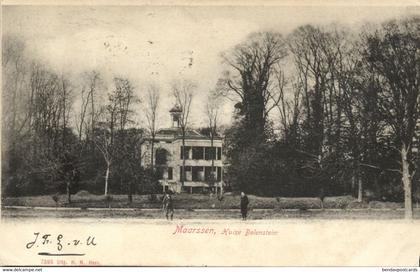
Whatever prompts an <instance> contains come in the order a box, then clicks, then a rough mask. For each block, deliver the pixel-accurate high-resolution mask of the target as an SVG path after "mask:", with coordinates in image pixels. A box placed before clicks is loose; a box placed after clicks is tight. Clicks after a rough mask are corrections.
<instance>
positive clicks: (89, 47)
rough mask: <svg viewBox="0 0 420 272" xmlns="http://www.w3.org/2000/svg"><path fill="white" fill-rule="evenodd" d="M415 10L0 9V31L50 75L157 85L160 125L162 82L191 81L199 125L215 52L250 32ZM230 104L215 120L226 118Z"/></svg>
mask: <svg viewBox="0 0 420 272" xmlns="http://www.w3.org/2000/svg"><path fill="white" fill-rule="evenodd" d="M418 12H419V9H418V7H416V8H413V7H409V8H407V7H395V6H388V7H343V6H341V7H321V6H317V7H310V6H299V7H286V6H267V7H256V6H252V7H249V6H248V7H246V6H245V7H223V6H217V7H215V6H214V7H198V6H195V7H164V6H151V7H150V6H148V7H145V6H122V7H115V6H114V7H108V6H96V7H89V6H6V7H3V16H2V17H3V19H2V20H3V22H2V28H3V34H9V33H13V34H17V35H19V36H22V37H23V38H24V39H25V40H26V44H27V48H28V52H30V54H31V56H33V57H36V58H39V59H42V60H43V61H46V62H48V63H49V64H50V65H51V66H52V67H53V68H54V69H55V70H56V71H58V72H63V73H67V74H71V75H73V76H74V75H77V74H78V73H81V72H83V71H89V70H92V69H96V70H99V71H101V72H103V73H104V74H105V76H106V77H108V78H112V76H114V75H117V76H124V77H128V78H129V79H130V80H131V81H132V82H133V83H134V85H135V87H136V93H137V94H138V95H139V96H140V97H141V96H143V93H144V86H146V85H147V83H148V82H157V83H158V84H160V85H161V88H162V91H163V94H162V97H163V99H162V107H161V109H162V111H161V124H162V125H163V126H165V125H168V123H169V118H168V114H167V111H168V110H169V108H170V107H171V106H172V105H173V100H172V98H171V96H170V83H171V82H173V80H176V79H183V78H187V79H191V80H194V81H195V82H196V83H197V85H198V90H197V94H196V96H195V98H194V99H195V100H194V101H193V106H192V107H193V110H192V121H193V123H194V125H195V126H198V125H200V124H201V123H202V120H203V116H202V113H203V110H204V107H203V104H204V102H205V100H206V95H207V93H208V92H209V90H211V89H212V88H214V86H215V84H216V81H217V79H218V78H219V76H220V74H221V72H222V70H223V66H222V64H221V59H220V53H221V52H223V51H226V50H229V49H230V48H232V47H233V46H235V45H236V44H238V43H240V42H241V41H243V40H244V39H245V37H246V36H247V35H249V34H250V33H251V32H254V31H264V30H275V31H279V32H281V33H283V34H284V35H287V34H288V33H290V32H291V31H292V30H293V29H294V28H296V27H298V26H300V25H303V24H307V23H312V24H322V25H323V24H329V23H333V22H335V23H340V24H343V25H346V26H348V27H352V28H357V27H360V26H361V25H362V24H364V23H365V22H373V23H378V22H381V21H384V20H386V19H389V18H395V17H400V16H404V15H408V14H413V13H418ZM231 113H232V105H231V103H227V104H226V105H225V107H224V114H223V122H224V123H227V122H229V120H230V117H231V115H232V114H231Z"/></svg>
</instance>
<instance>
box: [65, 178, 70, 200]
mask: <svg viewBox="0 0 420 272" xmlns="http://www.w3.org/2000/svg"><path fill="white" fill-rule="evenodd" d="M66 192H67V201H68V203H71V194H70V180H67V183H66Z"/></svg>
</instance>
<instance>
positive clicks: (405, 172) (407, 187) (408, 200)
mask: <svg viewBox="0 0 420 272" xmlns="http://www.w3.org/2000/svg"><path fill="white" fill-rule="evenodd" d="M407 153H408V151H407V147H406V145H405V144H403V145H402V147H401V162H402V181H403V184H404V207H405V213H404V215H405V216H404V217H405V219H413V203H412V195H411V178H410V170H409V163H408V159H407Z"/></svg>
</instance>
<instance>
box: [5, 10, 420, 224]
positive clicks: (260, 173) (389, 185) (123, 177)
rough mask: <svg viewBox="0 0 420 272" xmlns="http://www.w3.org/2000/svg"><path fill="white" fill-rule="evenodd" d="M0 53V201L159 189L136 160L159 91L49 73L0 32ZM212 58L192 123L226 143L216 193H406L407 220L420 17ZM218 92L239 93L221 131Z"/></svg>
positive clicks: (255, 43) (255, 45)
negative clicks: (204, 96) (210, 87)
mask: <svg viewBox="0 0 420 272" xmlns="http://www.w3.org/2000/svg"><path fill="white" fill-rule="evenodd" d="M2 55H3V58H2V66H3V70H2V71H3V86H2V87H3V92H2V94H3V98H2V192H3V195H4V196H8V195H29V194H50V193H57V192H58V193H64V192H66V193H67V194H68V196H69V201H70V200H71V199H70V196H71V193H74V192H77V191H78V190H81V189H83V190H88V191H89V192H91V193H100V194H105V195H107V194H109V193H112V194H127V195H128V198H129V200H131V196H132V194H136V193H152V192H155V191H156V190H158V189H159V187H158V185H157V181H156V175H155V173H154V170H153V168H154V156H153V155H152V156H151V161H150V164H148V165H150V169H147V168H145V167H144V166H143V165H141V158H142V156H144V153H142V152H143V151H142V150H141V148H140V146H141V144H142V142H143V141H144V140H145V137H146V135H147V137H150V138H152V139H154V137H155V136H156V131H157V129H158V128H159V124H158V122H157V120H158V118H157V115H158V114H159V100H160V99H159V97H160V95H159V93H160V90H159V88H158V87H157V86H153V85H151V86H149V87H147V88H143V90H146V91H145V96H144V97H143V103H140V98H139V97H137V96H136V95H135V94H136V93H138V92H136V91H135V89H134V86H133V84H132V82H130V80H129V79H127V78H124V77H115V78H114V79H113V81H112V82H111V83H108V82H106V81H105V79H104V76H103V75H101V74H100V73H99V72H97V71H91V72H87V73H83V74H80V75H72V76H71V77H70V76H69V75H66V74H60V73H57V72H56V71H54V70H53V69H51V68H49V66H48V65H45V64H43V63H42V62H40V61H39V60H35V59H33V58H31V57H28V56H27V54H26V51H25V44H24V42H22V41H21V40H19V39H18V38H16V37H11V36H7V37H4V38H3V51H2ZM222 59H223V65H224V66H225V68H226V70H225V72H224V73H223V75H222V76H221V78H220V79H219V81H218V83H217V86H216V88H215V91H212V92H209V94H208V96H209V97H208V104H207V105H206V107H203V108H205V109H204V112H203V116H205V117H203V119H205V120H206V121H207V123H208V126H207V127H206V128H201V131H203V133H205V134H208V135H209V136H210V138H211V139H213V138H214V136H216V135H222V136H223V137H224V138H225V144H224V151H225V158H226V163H227V167H226V170H227V173H226V175H225V176H224V180H225V182H226V183H227V189H231V190H235V191H236V190H245V191H246V192H248V193H252V194H258V195H265V196H319V197H321V198H322V197H324V196H326V195H343V194H351V195H354V196H356V197H358V199H359V200H360V201H362V200H363V199H364V198H369V199H379V200H390V201H401V200H403V199H404V200H405V201H406V203H405V204H406V207H408V209H407V211H408V216H409V215H410V213H411V211H412V207H411V203H412V196H413V195H417V196H418V195H419V194H420V181H419V177H420V173H418V171H417V172H416V169H417V168H418V166H419V163H420V162H419V161H420V160H418V156H419V155H418V141H416V139H418V136H419V134H420V131H419V127H418V126H416V125H418V123H419V122H418V120H419V114H420V109H419V104H420V94H419V93H420V90H419V82H420V18H418V17H411V18H406V19H403V20H393V21H388V22H385V23H383V24H382V25H380V26H371V25H370V26H365V27H363V28H362V29H359V30H357V31H355V30H348V29H346V28H344V27H341V26H337V25H329V26H313V25H305V26H301V27H299V28H297V29H295V30H294V31H293V32H292V33H290V34H289V35H287V36H283V35H281V34H280V33H276V32H262V33H253V34H251V35H250V36H249V37H248V38H247V39H246V40H245V41H244V42H243V43H240V44H238V45H237V46H236V47H235V48H233V49H231V50H229V51H227V52H225V53H224V54H222ZM194 89H196V85H195V84H193V83H191V82H188V81H179V82H176V83H174V84H173V86H172V91H173V97H174V101H176V103H177V105H178V106H179V107H180V108H182V109H183V114H182V116H181V120H180V126H181V129H182V135H185V133H186V131H187V130H188V129H189V127H190V120H189V119H190V118H189V117H190V107H191V105H192V104H193V103H192V101H193V93H194V92H193V91H194ZM226 97H228V98H230V99H234V100H235V101H237V103H236V105H235V110H234V120H235V121H234V123H233V124H232V125H231V126H230V127H228V128H227V129H224V131H223V132H221V131H220V130H221V129H220V126H219V123H220V120H219V119H220V114H219V111H220V105H221V103H222V101H223V99H224V98H226ZM139 117H144V119H145V120H146V122H144V123H145V127H143V128H142V127H141V126H139V124H138V122H136V119H138V118H139ZM152 143H153V141H152ZM151 148H152V149H153V148H154V146H153V144H152V146H151ZM183 165H185V161H184V162H183ZM181 182H182V181H181Z"/></svg>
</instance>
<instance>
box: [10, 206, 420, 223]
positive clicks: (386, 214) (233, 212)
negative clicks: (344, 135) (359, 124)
mask: <svg viewBox="0 0 420 272" xmlns="http://www.w3.org/2000/svg"><path fill="white" fill-rule="evenodd" d="M2 217H3V218H28V219H30V218H37V219H39V218H74V219H75V220H77V219H83V218H95V219H105V220H106V219H127V218H133V219H161V220H163V219H164V218H165V216H164V213H163V211H161V210H159V209H146V210H140V209H94V210H92V209H27V208H25V209H22V208H20V209H16V208H5V209H3V210H2ZM403 217H404V211H403V210H402V209H397V210H392V209H351V210H350V209H347V210H341V209H326V210H321V209H311V210H291V209H285V210H274V209H255V210H252V211H250V212H249V217H248V218H249V220H281V219H320V220H324V219H328V220H336V219H345V220H353V219H362V220H363V219H375V220H385V219H403ZM183 219H211V220H222V219H229V220H239V219H240V211H239V210H238V209H228V210H218V209H214V210H208V209H206V210H184V209H178V210H175V213H174V220H175V221H177V220H183ZM414 219H416V220H418V219H420V209H415V211H414Z"/></svg>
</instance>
